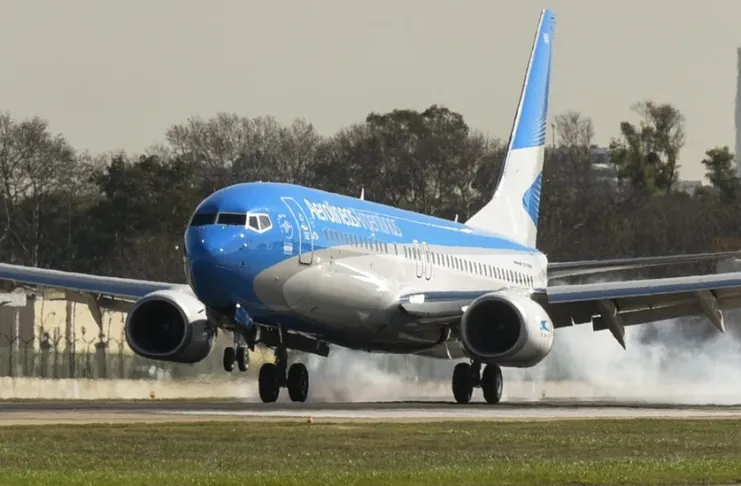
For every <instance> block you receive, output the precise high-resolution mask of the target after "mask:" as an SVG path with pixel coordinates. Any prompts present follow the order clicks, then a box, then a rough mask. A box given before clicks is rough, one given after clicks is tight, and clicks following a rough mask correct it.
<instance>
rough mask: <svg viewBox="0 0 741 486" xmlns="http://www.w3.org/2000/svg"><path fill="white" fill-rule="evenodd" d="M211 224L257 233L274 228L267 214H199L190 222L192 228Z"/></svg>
mask: <svg viewBox="0 0 741 486" xmlns="http://www.w3.org/2000/svg"><path fill="white" fill-rule="evenodd" d="M209 224H223V225H227V226H241V227H243V228H247V229H250V230H252V231H256V232H257V233H264V232H266V231H268V230H269V229H271V228H272V227H273V223H272V221H270V216H269V215H268V214H265V213H226V212H225V213H197V214H194V215H193V218H191V220H190V226H206V225H209Z"/></svg>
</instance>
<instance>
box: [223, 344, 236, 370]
mask: <svg viewBox="0 0 741 486" xmlns="http://www.w3.org/2000/svg"><path fill="white" fill-rule="evenodd" d="M235 357H236V355H235V353H234V348H232V347H228V348H224V371H229V372H231V371H232V370H233V369H234V359H235Z"/></svg>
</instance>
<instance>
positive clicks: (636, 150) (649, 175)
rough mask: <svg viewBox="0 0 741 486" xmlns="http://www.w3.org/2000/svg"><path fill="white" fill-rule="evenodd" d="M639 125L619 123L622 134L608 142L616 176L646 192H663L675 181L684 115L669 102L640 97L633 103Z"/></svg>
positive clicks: (682, 137)
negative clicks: (645, 99)
mask: <svg viewBox="0 0 741 486" xmlns="http://www.w3.org/2000/svg"><path fill="white" fill-rule="evenodd" d="M632 109H633V111H635V112H636V113H637V114H638V115H640V116H641V120H640V122H639V125H638V126H636V125H634V124H632V123H630V122H627V121H624V122H622V123H620V134H621V138H619V139H613V140H612V142H611V143H610V159H611V161H612V162H613V163H614V164H616V165H617V168H618V177H619V179H620V180H621V181H627V182H628V183H629V184H630V185H631V186H632V187H633V188H635V189H636V190H638V191H640V192H643V193H646V194H664V193H667V192H669V191H670V190H671V188H672V187H673V185H674V183H675V182H676V181H677V170H678V169H679V166H678V165H677V160H678V158H679V152H680V150H681V148H682V147H683V146H684V116H683V115H682V114H681V113H680V112H679V110H678V109H677V108H675V107H673V106H672V105H670V104H657V103H655V102H653V101H643V102H640V103H637V104H635V105H633V107H632Z"/></svg>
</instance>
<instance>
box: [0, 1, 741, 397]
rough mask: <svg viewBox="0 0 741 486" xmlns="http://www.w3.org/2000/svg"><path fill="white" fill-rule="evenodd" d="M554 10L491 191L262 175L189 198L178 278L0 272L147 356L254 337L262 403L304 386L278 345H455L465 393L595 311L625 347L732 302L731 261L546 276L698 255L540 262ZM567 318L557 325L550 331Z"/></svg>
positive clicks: (192, 357)
mask: <svg viewBox="0 0 741 486" xmlns="http://www.w3.org/2000/svg"><path fill="white" fill-rule="evenodd" d="M554 27H555V16H554V14H553V12H552V11H551V10H548V9H544V10H542V11H541V13H540V18H539V20H538V26H537V30H536V33H535V38H534V41H533V45H532V48H531V51H530V57H529V61H528V64H527V70H526V73H525V79H524V82H523V85H522V88H521V92H520V99H519V102H518V105H517V110H516V114H515V117H514V122H513V125H512V131H511V134H510V140H509V145H508V150H507V154H506V159H505V162H504V165H503V168H502V172H501V174H500V176H499V180H498V182H497V185H496V189H495V191H494V193H493V195H492V197H491V199H490V200H489V201H488V203H487V204H486V205H485V206H484V207H482V208H481V209H480V210H479V211H478V212H476V213H475V214H474V215H473V216H472V217H470V218H469V219H468V220H467V221H465V222H459V221H457V220H456V221H450V220H447V219H441V218H437V217H433V216H428V215H424V214H420V213H416V212H412V211H407V210H403V209H399V208H395V207H391V206H387V205H382V204H378V203H375V202H373V201H369V200H367V199H366V198H365V195H364V191H363V192H362V193H361V196H362V197H360V198H357V197H350V196H345V195H340V194H334V193H330V192H326V191H322V190H319V189H314V188H309V187H303V186H299V185H292V184H286V183H272V182H248V183H240V184H235V185H231V186H228V187H225V188H222V189H220V190H218V191H216V192H214V193H212V194H211V195H209V196H208V197H206V198H205V199H204V200H203V201H201V202H200V203H199V205H198V206H197V207H196V208H195V211H194V212H193V215H192V217H191V219H190V221H189V223H188V225H187V228H186V229H185V233H184V249H183V251H184V255H183V263H184V271H185V277H186V281H187V284H177V283H168V282H156V281H144V280H133V279H125V278H118V277H105V276H99V275H90V274H82V273H74V272H62V271H57V270H53V269H41V268H34V267H26V266H18V265H10V264H0V280H4V281H7V282H10V283H16V284H21V285H23V286H31V287H50V288H56V289H62V290H64V291H65V292H66V293H67V298H69V299H72V300H78V301H81V302H85V303H87V304H88V305H89V307H90V309H91V312H92V314H93V316H94V317H95V318H96V320H98V322H99V323H100V318H101V312H102V309H113V310H118V311H122V312H126V313H127V316H126V322H125V335H126V340H127V343H128V345H129V346H130V348H131V349H132V350H133V351H134V352H135V353H137V354H138V355H140V356H143V357H145V358H149V359H154V360H162V361H170V362H177V363H197V362H199V361H201V360H203V359H204V358H205V357H206V356H208V355H209V354H210V353H211V351H212V349H213V347H214V338H215V336H216V335H217V333H218V332H219V331H222V332H227V333H231V335H232V336H233V339H234V341H233V345H232V346H229V347H227V348H226V349H225V350H224V354H223V365H224V369H225V370H226V371H227V372H231V371H233V369H234V365H235V363H236V365H237V367H238V369H239V370H241V371H245V370H247V369H248V367H249V353H248V352H247V350H254V349H255V346H256V345H262V346H266V347H268V348H271V349H273V350H274V351H275V352H274V354H275V361H274V362H266V363H264V364H262V366H261V368H260V370H259V377H258V389H259V395H260V398H261V400H262V401H263V402H275V401H276V400H278V398H279V395H280V391H281V389H282V388H287V390H288V395H289V397H290V399H291V400H292V401H295V402H304V401H306V400H307V398H308V396H309V374H308V370H307V368H306V366H305V365H304V364H303V363H301V362H294V363H292V364H290V366H289V363H288V351H289V350H298V351H302V352H305V353H313V354H316V355H319V356H325V357H326V356H329V353H330V346H340V347H345V348H349V349H354V350H362V351H366V352H380V353H402V354H417V355H421V356H427V357H432V358H439V359H446V360H461V361H460V362H459V363H457V364H456V365H455V366H454V370H453V376H452V383H451V387H452V394H453V396H454V398H455V401H456V402H458V403H468V402H470V400H471V399H472V394H473V391H474V389H476V388H481V389H482V391H483V396H484V399H485V401H486V402H488V403H491V404H496V403H499V402H500V401H501V398H502V394H503V379H502V371H501V369H502V367H516V368H523V367H532V366H535V365H536V364H538V363H539V362H541V361H542V360H543V359H544V358H545V357H546V356H547V355H548V354H549V352H550V351H551V348H552V346H553V342H554V333H555V329H561V328H568V327H572V326H575V325H580V324H591V325H592V327H593V329H594V330H595V331H600V330H609V331H610V332H611V333H612V335H613V336H614V337H615V339H616V340H617V341H618V342H619V343H620V345H622V346H623V347H625V340H624V334H625V326H631V325H638V324H643V323H649V322H655V321H661V320H666V319H672V318H677V317H680V316H689V315H696V316H706V317H707V318H708V319H709V321H710V322H711V323H712V324H714V325H715V326H716V327H717V328H718V329H719V330H720V331H725V324H724V316H723V312H722V311H723V310H725V309H729V308H735V307H739V306H741V273H738V272H731V273H725V274H715V275H693V276H689V277H674V278H659V279H643V280H630V281H620V282H608V283H598V284H594V283H590V284H566V285H558V286H554V285H549V278H553V277H554V276H557V277H559V278H560V277H564V276H568V275H585V274H589V273H599V272H604V271H611V270H615V269H625V268H640V267H645V266H649V265H658V264H678V263H683V262H689V261H700V260H707V259H712V258H720V257H729V256H731V255H732V253H731V252H726V253H723V254H695V255H678V256H665V257H657V258H640V259H620V260H607V261H603V262H599V261H582V262H563V263H558V264H555V265H554V264H552V263H551V264H549V262H548V258H547V256H546V255H545V254H543V253H542V252H541V251H539V250H538V248H537V245H536V237H537V227H538V214H539V209H540V191H541V186H542V183H543V181H542V170H543V162H544V150H545V140H546V126H547V123H546V120H547V116H548V96H549V85H550V74H551V57H552V52H553V40H554V37H553V34H554ZM559 332H563V331H559Z"/></svg>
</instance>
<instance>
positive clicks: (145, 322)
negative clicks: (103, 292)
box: [125, 290, 216, 363]
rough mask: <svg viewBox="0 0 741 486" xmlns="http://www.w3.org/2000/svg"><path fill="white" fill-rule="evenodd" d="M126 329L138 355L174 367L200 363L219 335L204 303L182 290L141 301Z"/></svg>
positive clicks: (156, 293) (158, 291)
mask: <svg viewBox="0 0 741 486" xmlns="http://www.w3.org/2000/svg"><path fill="white" fill-rule="evenodd" d="M125 329H126V341H127V342H128V343H129V346H130V347H131V349H132V350H133V351H134V352H135V353H136V354H138V355H139V356H143V357H144V358H149V359H157V360H161V361H172V362H175V363H197V362H198V361H201V360H202V359H203V358H205V357H206V356H208V353H210V352H211V348H212V347H213V340H214V337H215V335H216V331H215V329H214V328H212V326H210V325H209V322H208V318H207V317H206V307H205V306H204V305H203V303H201V301H199V300H198V299H197V298H196V297H194V296H193V295H191V294H188V293H185V292H181V291H179V290H157V291H155V292H151V293H149V294H147V295H146V296H144V297H143V298H141V299H140V300H138V301H137V302H136V303H135V304H134V306H133V307H132V308H131V310H130V311H129V315H128V316H127V317H126V327H125Z"/></svg>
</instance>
